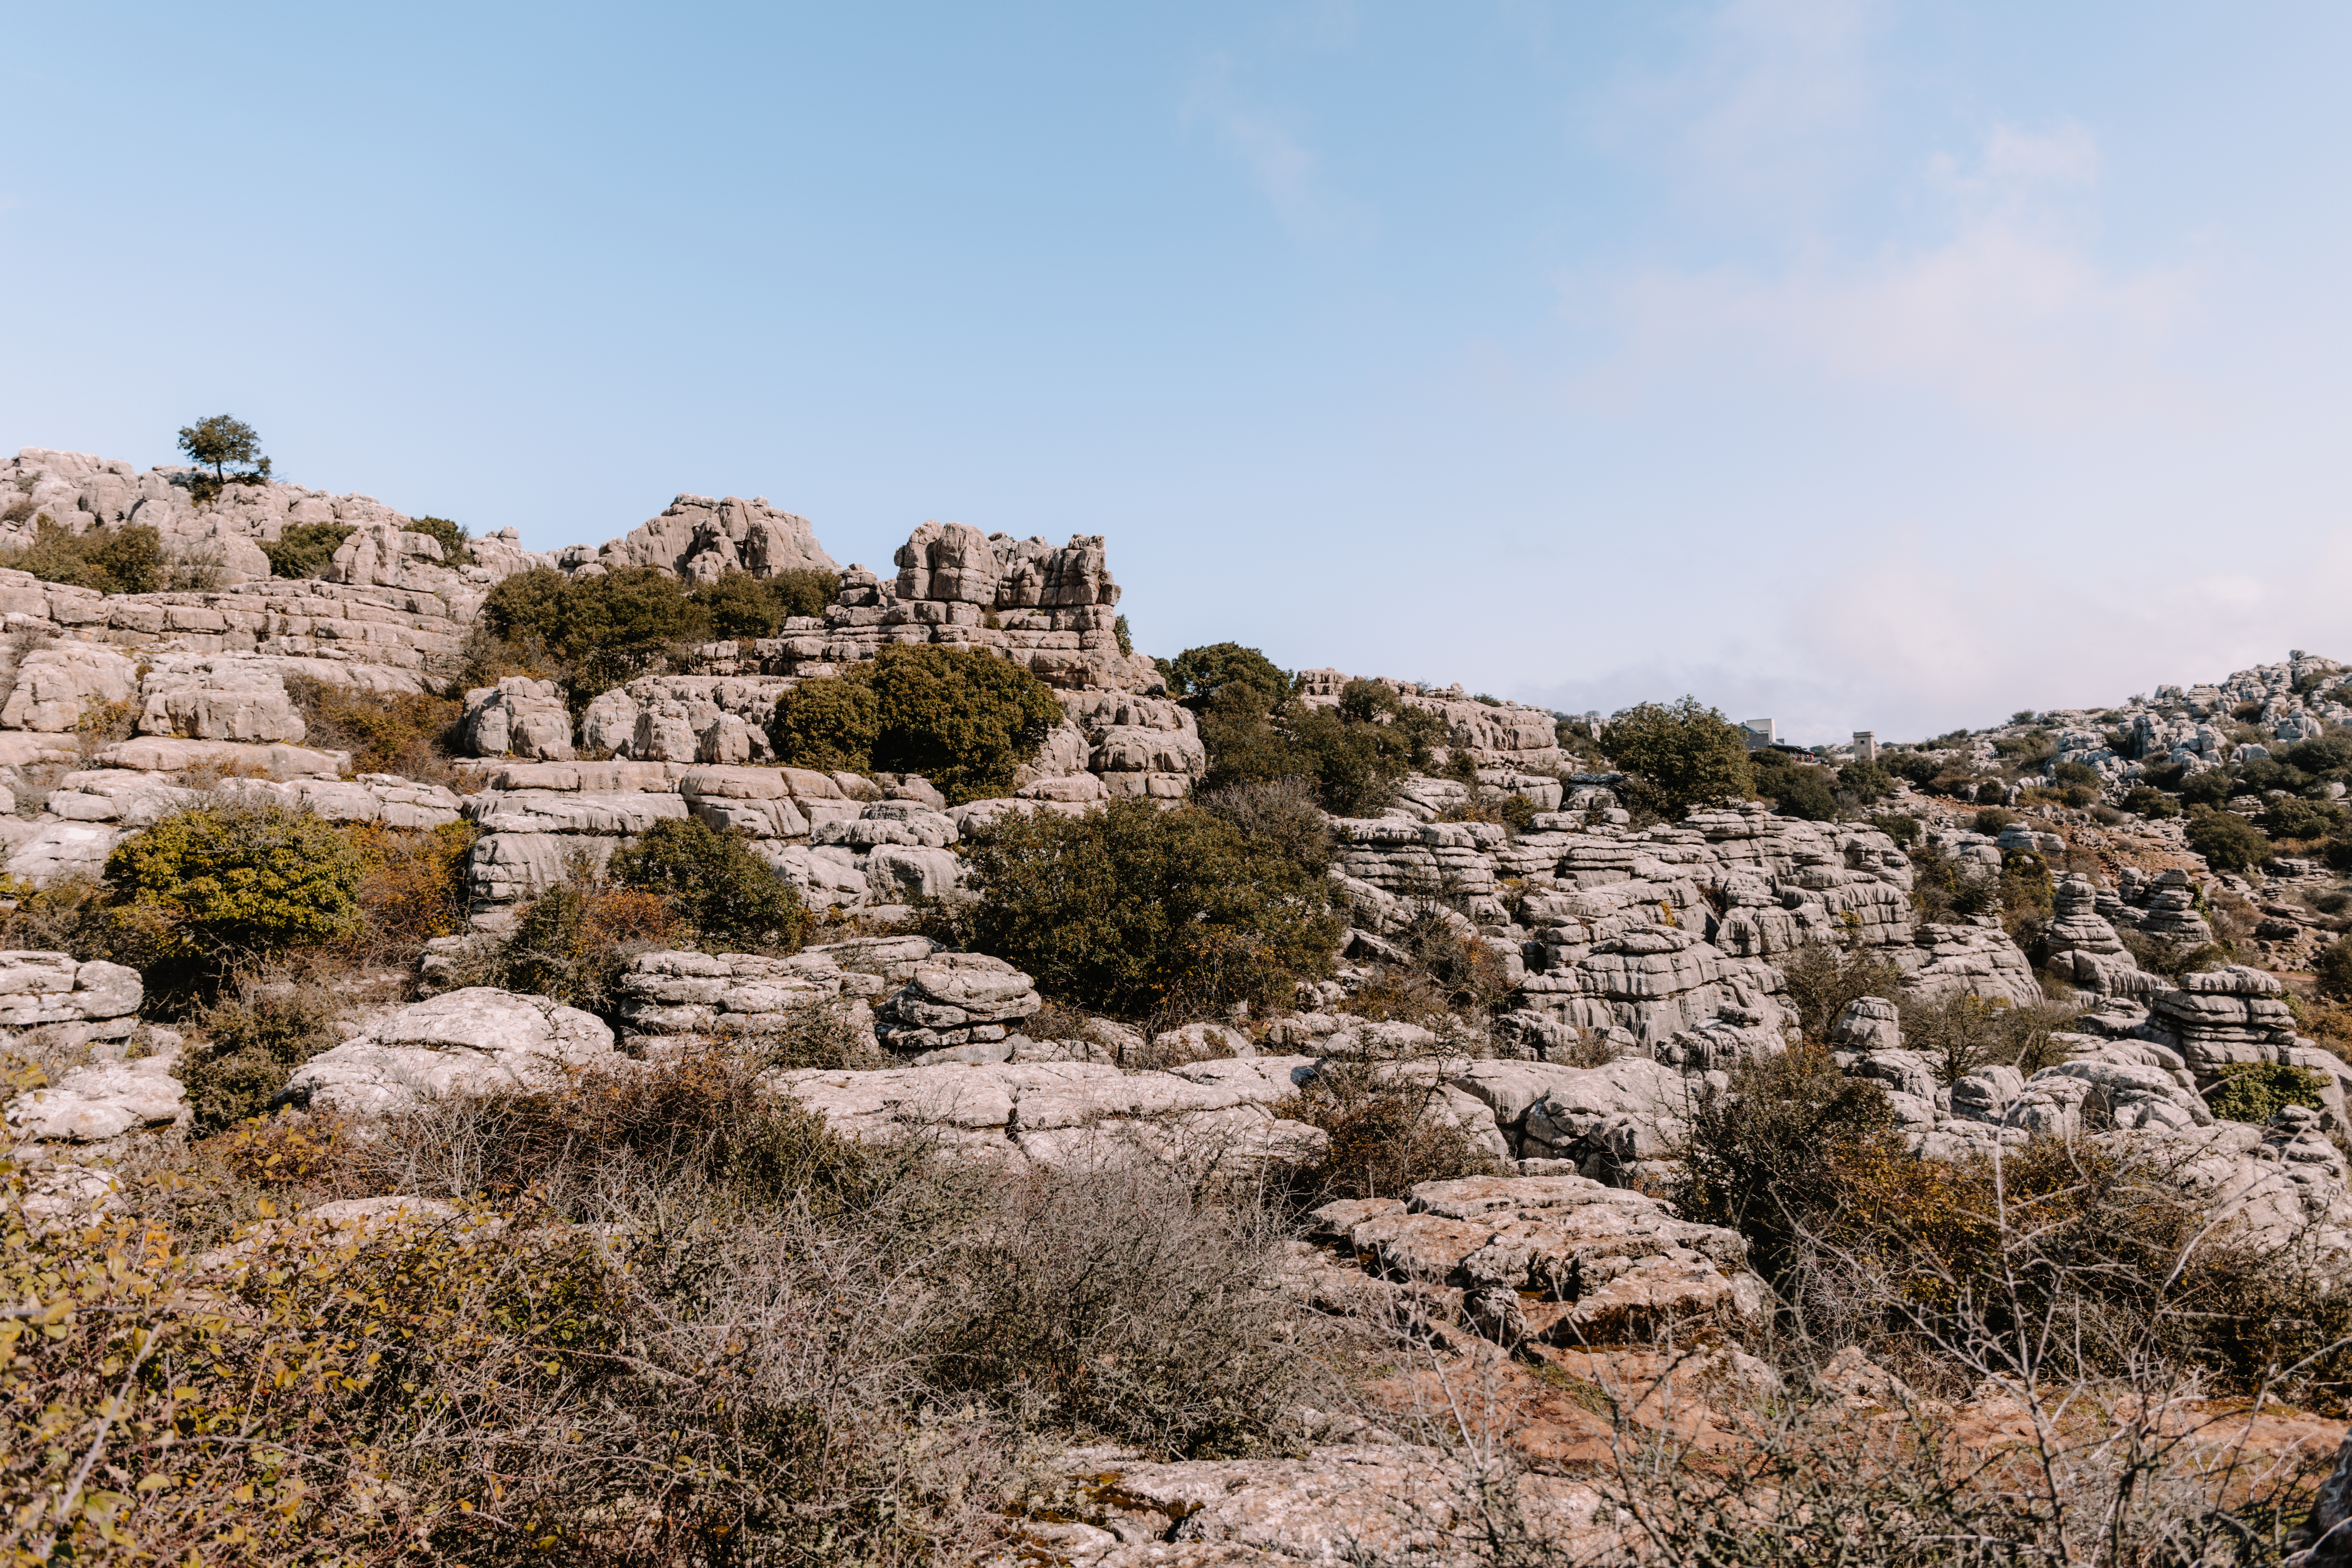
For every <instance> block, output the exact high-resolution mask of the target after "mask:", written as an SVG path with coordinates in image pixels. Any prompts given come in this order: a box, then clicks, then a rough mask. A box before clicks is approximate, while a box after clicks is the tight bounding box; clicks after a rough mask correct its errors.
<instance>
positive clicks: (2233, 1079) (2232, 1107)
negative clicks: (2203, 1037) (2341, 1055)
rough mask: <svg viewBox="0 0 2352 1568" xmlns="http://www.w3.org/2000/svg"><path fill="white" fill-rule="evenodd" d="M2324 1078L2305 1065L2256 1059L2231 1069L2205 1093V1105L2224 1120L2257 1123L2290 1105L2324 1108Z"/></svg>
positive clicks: (2316, 1108) (2258, 1124) (2315, 1108)
mask: <svg viewBox="0 0 2352 1568" xmlns="http://www.w3.org/2000/svg"><path fill="white" fill-rule="evenodd" d="M2325 1083H2326V1080H2324V1079H2321V1077H2320V1076H2319V1075H2318V1074H2317V1073H2315V1072H2313V1071H2312V1070H2311V1069H2310V1068H2299V1067H2291V1066H2289V1065H2288V1064H2286V1063H2284V1062H2257V1063H2255V1064H2254V1065H2252V1067H2243V1068H2235V1069H2233V1070H2232V1071H2231V1073H2230V1074H2229V1076H2228V1077H2226V1078H2225V1079H2222V1081H2221V1083H2220V1084H2219V1085H2217V1086H2216V1087H2215V1088H2214V1089H2213V1090H2212V1091H2211V1092H2210V1093H2209V1094H2208V1095H2206V1097H2205V1104H2206V1106H2207V1108H2208V1109H2210V1110H2211V1111H2212V1112H2213V1114H2214V1115H2216V1116H2218V1117H2220V1118H2221V1120H2222V1121H2251V1122H2253V1123H2254V1124H2255V1125H2257V1126H2260V1125H2261V1124H2262V1123H2263V1122H2265V1121H2269V1120H2270V1119H2271V1118H2272V1117H2273V1116H2276V1115H2277V1114H2278V1113H2279V1112H2280V1111H2281V1110H2284V1109H2286V1108H2287V1107H2288V1106H2290V1105H2304V1106H2309V1107H2310V1108H2311V1109H2312V1110H2323V1109H2325V1106H2326V1102H2325V1101H2324V1100H2321V1099H2320V1090H2321V1089H2322V1088H2324V1087H2325Z"/></svg>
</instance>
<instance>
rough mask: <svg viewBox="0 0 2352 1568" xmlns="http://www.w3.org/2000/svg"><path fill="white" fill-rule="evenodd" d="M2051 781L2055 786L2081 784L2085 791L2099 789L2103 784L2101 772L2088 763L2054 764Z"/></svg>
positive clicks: (2052, 764)
mask: <svg viewBox="0 0 2352 1568" xmlns="http://www.w3.org/2000/svg"><path fill="white" fill-rule="evenodd" d="M2050 780H2051V782H2052V783H2053V784H2079V785H2081V786H2082V787H2083V788H2084V789H2097V788H2098V787H2099V785H2100V783H2101V782H2102V781H2101V780H2100V778H2099V770H2098V769H2096V768H2095V767H2092V766H2091V765H2090V764H2089V763H2051V764H2050Z"/></svg>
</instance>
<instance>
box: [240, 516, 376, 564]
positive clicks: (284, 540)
mask: <svg viewBox="0 0 2352 1568" xmlns="http://www.w3.org/2000/svg"><path fill="white" fill-rule="evenodd" d="M358 531H359V530H358V529H357V528H354V527H353V526H352V524H350V523H348V522H291V523H288V524H287V525H286V528H285V530H284V531H282V532H280V533H279V534H278V537H277V538H275V539H265V540H262V541H261V542H260V543H261V552H262V553H263V554H264V555H267V556H268V557H269V574H270V575H271V576H273V577H316V576H317V575H319V574H320V573H321V572H324V571H325V570H326V569H327V567H328V564H329V563H331V562H332V561H333V560H334V559H335V552H336V551H338V550H341V548H342V547H343V541H344V540H346V539H349V538H350V537H351V536H352V534H354V533H357V532H358Z"/></svg>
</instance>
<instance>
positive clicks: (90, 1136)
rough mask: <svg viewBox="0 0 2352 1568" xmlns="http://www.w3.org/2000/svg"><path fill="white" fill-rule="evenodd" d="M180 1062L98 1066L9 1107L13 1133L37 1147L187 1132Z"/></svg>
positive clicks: (143, 1060)
mask: <svg viewBox="0 0 2352 1568" xmlns="http://www.w3.org/2000/svg"><path fill="white" fill-rule="evenodd" d="M174 1059H175V1058H173V1057H171V1056H152V1057H143V1058H140V1059H139V1060H137V1061H131V1062H93V1063H91V1064H90V1065H89V1066H87V1067H79V1068H73V1069H72V1070H70V1071H68V1073H66V1074H65V1075H64V1076H63V1077H62V1078H60V1079H58V1081H57V1082H56V1083H55V1084H52V1085H50V1086H48V1087H47V1088H45V1089H32V1090H29V1091H27V1092H26V1093H24V1094H20V1095H18V1096H17V1097H16V1099H15V1100H11V1101H9V1103H8V1111H7V1121H8V1131H9V1132H10V1134H11V1135H12V1136H14V1137H16V1138H20V1139H26V1140H29V1141H31V1142H49V1143H103V1142H109V1141H110V1140H112V1139H116V1138H120V1137H121V1136H123V1135H124V1134H125V1133H129V1132H159V1131H168V1130H171V1129H175V1128H182V1127H185V1126H186V1125H187V1124H188V1120H189V1115H190V1112H189V1109H188V1093H187V1090H186V1089H185V1088H184V1087H183V1086H182V1084H181V1082H180V1080H179V1079H176V1078H174V1077H173V1076H172V1068H173V1062H174Z"/></svg>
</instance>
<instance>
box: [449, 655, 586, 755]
mask: <svg viewBox="0 0 2352 1568" xmlns="http://www.w3.org/2000/svg"><path fill="white" fill-rule="evenodd" d="M457 730H458V734H459V735H460V737H462V739H463V741H464V742H465V745H466V747H467V751H468V752H470V753H471V754H472V755H474V756H477V757H504V756H516V757H531V758H537V759H541V760H544V761H549V762H568V761H570V760H571V758H572V713H571V710H569V709H567V708H566V707H565V706H564V704H563V694H562V690H561V689H559V688H558V687H557V686H556V684H555V682H553V681H551V680H532V679H530V678H529V677H527V676H520V675H509V676H507V677H505V678H504V679H500V680H499V683H498V684H497V685H496V686H482V687H477V688H475V689H473V690H471V691H468V692H467V693H466V709H465V714H464V716H463V717H462V718H461V719H460V720H459V721H458V725H457Z"/></svg>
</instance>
